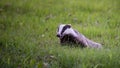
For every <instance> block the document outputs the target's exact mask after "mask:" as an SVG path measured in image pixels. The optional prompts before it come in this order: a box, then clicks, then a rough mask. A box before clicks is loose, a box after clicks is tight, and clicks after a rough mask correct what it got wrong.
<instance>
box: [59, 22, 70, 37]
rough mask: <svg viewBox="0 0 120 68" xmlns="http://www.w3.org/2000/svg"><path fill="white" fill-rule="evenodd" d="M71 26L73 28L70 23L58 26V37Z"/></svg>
mask: <svg viewBox="0 0 120 68" xmlns="http://www.w3.org/2000/svg"><path fill="white" fill-rule="evenodd" d="M69 28H71V25H69V24H61V25H60V26H59V27H58V30H57V37H59V38H61V37H62V34H63V33H64V32H65V30H66V29H69Z"/></svg>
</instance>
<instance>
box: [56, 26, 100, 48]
mask: <svg viewBox="0 0 120 68" xmlns="http://www.w3.org/2000/svg"><path fill="white" fill-rule="evenodd" d="M57 37H58V38H59V39H60V43H61V44H64V43H74V44H79V45H80V46H81V47H92V48H102V45H101V44H100V43H96V42H94V41H92V40H90V39H88V38H87V37H85V36H84V35H83V34H81V33H79V32H78V31H77V30H74V29H73V28H72V27H71V25H70V24H60V25H59V27H58V30H57Z"/></svg>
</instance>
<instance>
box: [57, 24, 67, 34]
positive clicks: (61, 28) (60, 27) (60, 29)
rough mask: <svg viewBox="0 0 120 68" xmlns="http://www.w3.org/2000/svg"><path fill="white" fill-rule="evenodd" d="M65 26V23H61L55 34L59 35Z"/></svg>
mask: <svg viewBox="0 0 120 68" xmlns="http://www.w3.org/2000/svg"><path fill="white" fill-rule="evenodd" d="M64 26H65V24H61V25H60V26H59V27H58V28H59V29H58V32H57V34H58V35H60V36H61V32H62V30H63V27H64Z"/></svg>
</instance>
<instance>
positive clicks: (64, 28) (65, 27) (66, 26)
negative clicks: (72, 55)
mask: <svg viewBox="0 0 120 68" xmlns="http://www.w3.org/2000/svg"><path fill="white" fill-rule="evenodd" d="M67 28H70V26H69V25H65V26H64V27H63V29H62V32H61V35H62V34H63V32H64V31H65V30H66V29H67Z"/></svg>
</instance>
